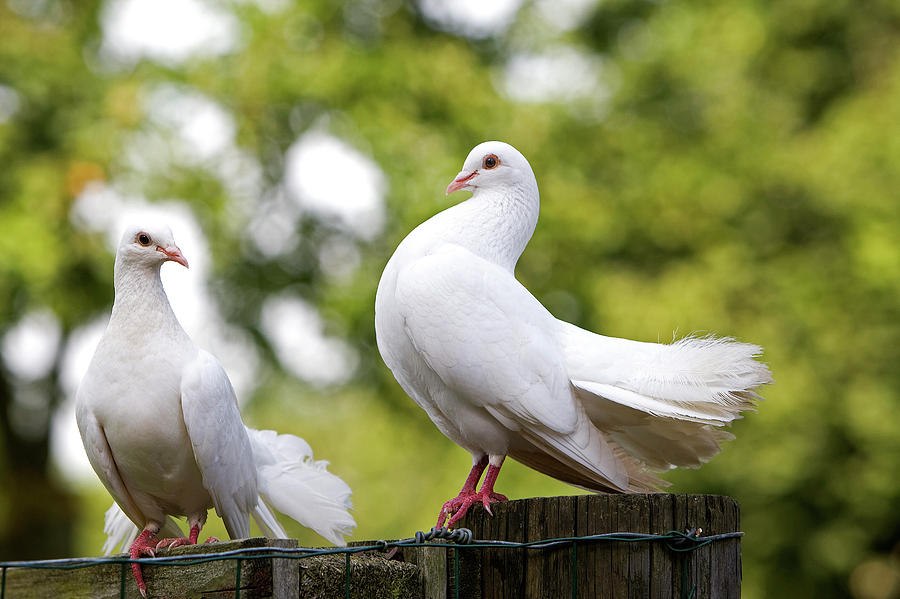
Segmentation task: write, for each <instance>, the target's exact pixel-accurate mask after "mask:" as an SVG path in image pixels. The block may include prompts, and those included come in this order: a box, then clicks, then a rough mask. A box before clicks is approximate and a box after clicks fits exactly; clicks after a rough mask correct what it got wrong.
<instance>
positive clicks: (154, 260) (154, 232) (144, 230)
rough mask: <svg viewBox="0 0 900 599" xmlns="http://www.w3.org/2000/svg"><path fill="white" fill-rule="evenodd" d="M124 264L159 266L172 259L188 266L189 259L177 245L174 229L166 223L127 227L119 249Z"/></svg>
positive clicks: (119, 255)
mask: <svg viewBox="0 0 900 599" xmlns="http://www.w3.org/2000/svg"><path fill="white" fill-rule="evenodd" d="M117 255H118V258H119V260H120V261H121V262H122V264H123V265H129V264H133V265H142V266H150V267H154V266H155V267H157V268H158V267H159V266H160V265H161V264H162V263H163V262H167V261H169V260H171V261H172V262H177V263H178V264H181V265H182V266H184V267H185V268H187V265H188V261H187V258H185V257H184V254H182V253H181V250H180V249H179V248H178V246H177V245H175V238H174V237H173V236H172V230H171V229H169V227H167V226H165V225H154V226H138V225H132V226H130V227H128V228H127V229H125V233H124V234H123V235H122V240H121V241H120V242H119V249H118V251H117Z"/></svg>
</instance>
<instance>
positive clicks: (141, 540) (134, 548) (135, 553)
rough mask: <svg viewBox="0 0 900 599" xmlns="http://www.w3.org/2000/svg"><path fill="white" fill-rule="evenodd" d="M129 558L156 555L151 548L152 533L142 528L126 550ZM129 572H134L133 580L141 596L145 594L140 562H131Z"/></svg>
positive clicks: (145, 589)
mask: <svg viewBox="0 0 900 599" xmlns="http://www.w3.org/2000/svg"><path fill="white" fill-rule="evenodd" d="M128 553H129V555H130V556H131V559H137V558H139V557H141V556H148V557H156V553H155V552H154V550H153V533H151V532H150V531H149V530H142V531H141V534H139V535H138V537H137V538H136V539H135V540H134V543H132V544H131V548H130V549H129V551H128ZM131 572H132V574H134V581H135V582H136V583H137V587H138V590H139V591H140V592H141V596H142V597H146V596H147V584H146V583H145V582H144V574H143V572H141V565H140V564H131Z"/></svg>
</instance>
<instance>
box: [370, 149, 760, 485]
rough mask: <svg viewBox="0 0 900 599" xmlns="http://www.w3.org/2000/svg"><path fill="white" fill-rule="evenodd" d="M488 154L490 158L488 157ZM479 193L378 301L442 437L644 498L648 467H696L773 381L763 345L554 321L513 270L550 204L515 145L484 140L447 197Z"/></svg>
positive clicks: (380, 330) (406, 376)
mask: <svg viewBox="0 0 900 599" xmlns="http://www.w3.org/2000/svg"><path fill="white" fill-rule="evenodd" d="M489 159H490V160H489ZM456 189H469V190H471V191H472V192H473V195H472V197H471V198H470V199H469V200H467V201H464V202H462V203H461V204H458V205H456V206H453V207H452V208H449V209H447V210H445V211H443V212H441V213H439V214H437V215H435V216H434V217H432V218H431V219H429V220H427V221H426V222H424V223H422V224H421V225H419V226H418V227H416V229H415V230H413V231H412V232H411V233H410V234H409V235H408V236H407V237H406V238H405V239H404V240H403V242H402V243H401V244H400V245H399V246H398V248H397V250H396V251H395V252H394V255H393V256H392V257H391V259H390V260H389V262H388V264H387V265H386V266H385V269H384V273H383V274H382V277H381V281H380V282H379V285H378V292H377V294H376V300H375V331H376V337H377V340H378V349H379V351H380V352H381V355H382V358H383V359H384V361H385V363H386V364H387V366H388V367H389V368H390V369H391V371H392V372H393V374H394V376H395V378H396V379H397V381H398V382H399V383H400V385H401V386H402V387H403V389H404V390H405V391H406V392H407V393H408V394H409V395H410V397H411V398H412V399H413V400H414V401H415V402H416V403H417V404H419V406H421V407H422V408H423V409H424V410H425V411H426V412H427V413H428V416H429V417H430V418H431V419H432V421H433V422H434V423H435V425H436V426H437V427H438V429H439V430H440V431H441V432H442V433H444V434H445V435H446V436H448V437H449V438H450V439H452V440H453V441H455V442H456V443H457V444H459V445H461V446H462V447H464V448H465V449H466V450H468V451H469V452H470V453H471V454H472V456H473V459H474V461H475V462H478V460H479V459H481V458H482V457H483V456H485V455H487V456H489V457H490V463H491V464H499V463H502V458H503V457H504V456H507V455H509V456H511V457H513V458H514V459H517V460H518V461H520V462H523V463H525V464H526V465H528V466H530V467H532V468H535V469H537V470H540V471H541V472H544V473H546V474H548V475H550V476H554V477H556V478H559V479H561V480H564V481H567V482H570V483H572V484H575V485H578V486H582V487H585V488H589V489H595V490H607V491H647V490H650V489H653V488H655V487H656V486H658V485H663V484H664V483H663V481H661V480H659V479H658V478H656V477H655V476H654V475H652V474H651V473H649V472H648V470H666V469H668V468H672V467H675V466H690V467H696V466H698V465H699V464H701V463H702V462H704V461H706V460H708V459H709V458H711V457H712V456H713V455H715V454H716V453H717V452H718V451H719V447H720V443H721V442H722V441H725V440H727V439H728V438H730V435H729V434H728V433H726V432H724V431H722V430H720V429H718V428H716V427H718V426H722V425H725V424H728V423H730V422H731V421H733V420H734V419H735V418H738V417H740V414H741V412H742V411H744V410H751V409H753V406H754V404H755V402H756V401H757V400H758V399H759V397H758V396H757V394H756V391H755V390H756V389H757V388H758V387H759V386H760V385H764V384H766V383H769V382H771V380H772V379H771V376H770V374H769V371H768V368H767V367H766V366H765V365H764V364H762V363H761V362H759V361H757V360H756V358H757V357H758V356H759V355H760V353H761V349H760V348H759V347H757V346H755V345H750V344H745V343H739V342H736V341H734V340H732V339H729V338H714V337H688V338H685V339H681V340H678V341H675V342H674V343H671V344H659V343H643V342H637V341H630V340H627V339H618V338H613V337H605V336H602V335H597V334H595V333H592V332H590V331H586V330H583V329H580V328H578V327H576V326H574V325H571V324H569V323H566V322H562V321H559V320H557V319H556V318H554V317H553V316H552V315H551V314H550V313H549V312H548V311H547V310H546V309H545V308H544V307H543V306H542V305H541V304H540V303H539V302H538V300H537V299H536V298H534V296H532V295H531V293H530V292H529V291H528V290H527V289H526V288H525V287H523V286H522V285H521V284H520V283H519V282H518V281H517V280H516V279H515V276H514V270H515V265H516V262H517V260H518V259H519V256H520V255H521V253H522V251H523V250H524V249H525V246H526V245H527V243H528V241H529V239H530V238H531V235H532V233H533V231H534V228H535V225H536V223H537V217H538V210H539V204H540V201H539V194H538V188H537V182H536V180H535V178H534V173H533V172H532V170H531V167H530V165H529V164H528V161H527V160H525V158H524V157H523V156H522V155H521V154H520V153H519V152H518V151H516V149H515V148H513V147H512V146H509V145H508V144H504V143H501V142H485V143H484V144H481V145H479V146H477V147H475V148H474V149H473V150H472V152H471V153H470V154H469V156H468V157H467V158H466V161H465V165H464V166H463V170H462V172H460V174H459V175H458V176H457V178H456V179H455V180H454V181H453V183H451V185H450V186H449V187H448V192H451V191H453V190H456Z"/></svg>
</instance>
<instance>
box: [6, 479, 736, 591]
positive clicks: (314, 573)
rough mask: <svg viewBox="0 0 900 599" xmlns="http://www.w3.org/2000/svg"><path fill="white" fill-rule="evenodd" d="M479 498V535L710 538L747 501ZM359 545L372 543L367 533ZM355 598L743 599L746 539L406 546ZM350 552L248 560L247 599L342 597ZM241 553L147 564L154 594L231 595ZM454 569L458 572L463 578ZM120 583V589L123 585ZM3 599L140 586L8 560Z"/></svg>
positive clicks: (111, 575)
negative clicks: (693, 533)
mask: <svg viewBox="0 0 900 599" xmlns="http://www.w3.org/2000/svg"><path fill="white" fill-rule="evenodd" d="M492 511H493V512H494V515H493V516H492V515H490V514H488V513H487V512H486V511H485V510H484V509H483V508H482V507H480V506H475V507H473V508H472V509H471V510H470V511H469V513H468V514H467V515H466V516H465V518H463V519H462V520H461V521H460V523H459V526H460V527H461V528H462V527H465V528H470V529H472V531H473V533H474V535H475V538H476V539H478V540H485V539H493V540H506V541H517V542H527V541H542V540H546V539H554V538H566V537H582V536H587V535H593V534H603V533H610V532H636V533H653V534H664V533H666V532H668V531H670V530H678V531H685V530H687V529H696V528H698V527H699V528H702V529H703V534H704V535H713V534H720V533H726V532H733V531H737V530H739V525H740V509H739V506H738V504H737V502H736V501H735V500H734V499H731V498H729V497H721V496H715V495H672V494H663V493H660V494H653V495H579V496H574V497H546V498H534V499H525V500H518V501H509V502H505V503H499V504H493V505H492ZM296 543H297V542H296V541H295V540H271V539H262V538H255V539H244V540H240V541H228V542H224V543H217V544H213V545H196V546H188V547H179V548H176V549H173V550H171V551H163V552H161V553H160V554H161V555H198V554H201V553H216V552H224V551H229V550H233V549H238V548H249V547H266V546H270V547H271V546H275V547H296ZM354 544H362V545H371V544H373V543H371V542H367V541H363V542H360V543H354ZM349 562H350V578H349V582H350V586H349V593H350V597H352V598H354V599H364V598H365V599H388V598H390V599H394V598H404V599H456V598H457V597H459V598H462V599H545V598H554V597H576V598H579V599H586V598H589V597H590V598H599V599H604V598H615V599H620V598H625V599H629V598H638V597H640V598H641V599H644V598H650V599H663V598H680V597H683V596H687V595H689V594H690V593H691V592H693V596H694V597H695V598H697V599H701V598H715V599H718V598H724V599H732V598H733V599H738V598H739V597H740V585H741V546H740V539H737V538H735V539H728V540H723V541H716V542H715V543H712V544H710V545H707V546H705V547H702V548H700V549H697V550H695V551H692V552H690V553H678V552H674V551H672V550H670V549H669V548H668V547H666V546H665V545H664V544H662V543H659V542H646V541H643V542H631V543H623V542H603V541H601V542H594V541H587V540H585V541H579V542H578V543H577V546H576V547H575V548H574V550H573V546H572V544H566V545H563V546H558V547H552V548H545V549H525V548H514V549H508V548H478V547H467V546H450V547H448V548H446V549H445V548H443V547H403V548H398V549H397V550H392V551H390V552H387V553H384V552H381V551H366V552H362V553H354V554H352V555H350V558H349ZM346 565H347V558H346V556H345V555H343V554H331V555H320V556H314V557H306V558H303V559H299V560H298V559H290V558H285V557H278V558H261V559H247V558H243V559H241V560H240V588H239V594H240V597H241V598H242V599H251V598H252V599H268V598H270V597H271V598H278V599H281V598H286V599H295V598H303V599H331V598H338V599H339V598H342V597H345V596H346V592H347V586H346V580H347V579H346V572H347V569H346ZM237 567H238V562H237V561H236V560H234V559H226V560H222V561H206V562H203V563H197V564H191V565H188V564H181V565H177V566H172V565H149V564H148V565H145V566H144V576H145V579H146V580H147V586H148V589H149V591H150V596H151V597H168V598H174V599H188V598H191V599H193V598H198V597H208V598H218V599H226V598H230V597H235V594H236V593H235V582H236V580H237V577H236V568H237ZM457 572H458V576H457ZM122 585H124V593H123V594H121V595H120V590H121V589H122V588H123V586H122ZM3 591H4V592H3V599H34V598H38V597H62V598H71V597H95V598H99V599H116V598H118V597H120V596H124V597H127V598H129V599H131V598H134V597H139V596H140V595H139V593H138V591H137V588H136V587H135V584H134V579H133V578H132V576H131V569H130V567H129V566H128V565H127V564H124V565H120V564H100V565H92V566H90V567H87V568H82V569H76V570H57V569H50V570H35V569H24V568H9V569H8V570H7V573H6V581H5V587H4V589H3Z"/></svg>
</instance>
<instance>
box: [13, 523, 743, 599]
mask: <svg viewBox="0 0 900 599" xmlns="http://www.w3.org/2000/svg"><path fill="white" fill-rule="evenodd" d="M700 532H701V531H700V530H699V529H691V530H688V531H685V532H679V531H675V530H670V531H669V532H667V533H665V534H643V533H633V532H614V533H604V534H595V535H586V536H577V537H576V536H573V537H560V538H555V539H543V540H538V541H527V542H514V541H496V540H476V539H474V538H473V535H472V531H471V530H469V529H467V528H459V529H454V530H448V529H446V528H433V529H431V531H430V532H427V533H425V532H421V531H419V532H416V534H415V536H414V537H410V538H407V539H400V540H397V541H383V540H379V541H373V542H372V543H370V544H367V545H354V546H352V547H336V548H310V547H290V548H287V547H243V548H240V549H234V550H231V551H223V552H219V553H208V554H193V555H172V556H163V557H142V558H131V557H127V556H108V557H88V558H70V559H52V560H34V561H8V562H0V599H7V598H6V576H7V571H8V570H10V569H15V568H23V569H25V568H28V569H52V570H76V569H80V568H89V567H92V566H98V565H104V564H121V574H120V585H119V589H120V590H119V597H120V598H121V599H124V598H125V581H126V579H127V577H128V576H129V575H130V571H129V568H128V566H129V564H134V563H137V564H146V565H154V566H189V565H195V564H202V563H207V562H212V561H224V560H234V561H235V585H234V587H235V588H234V597H235V599H240V594H241V589H240V585H241V563H242V562H243V561H244V560H254V559H256V560H259V559H273V558H288V559H305V558H310V557H315V556H321V555H335V554H343V555H344V556H345V561H344V564H345V565H344V596H345V597H346V598H347V599H349V598H350V591H351V577H350V573H351V562H350V556H351V555H353V554H356V553H362V552H366V551H382V552H383V551H387V550H389V549H392V548H395V547H396V548H406V547H409V548H413V547H441V548H444V549H447V550H451V549H452V550H453V571H454V595H453V596H454V599H460V582H459V581H460V577H459V552H460V551H469V550H476V549H510V550H513V549H528V550H542V549H547V548H552V547H563V546H566V545H568V546H569V547H570V548H571V551H570V571H571V589H570V590H571V596H572V598H573V599H575V598H576V597H577V592H578V580H577V576H576V574H577V571H578V545H579V544H584V543H610V542H613V543H662V544H664V545H665V546H666V547H667V548H668V549H670V550H671V551H674V552H677V553H686V552H691V551H695V550H697V549H699V548H701V547H705V546H706V545H709V544H710V543H714V542H716V541H722V540H726V539H735V538H740V537H742V536H743V535H744V533H743V532H727V533H722V534H716V535H708V536H700V535H699V533H700ZM438 539H440V540H445V541H450V543H452V544H450V543H436V542H433V541H435V540H438ZM686 565H687V563H686V562H684V571H683V576H682V584H683V587H682V595H683V597H685V598H686V599H690V598H691V597H692V596H693V590H692V589H691V590H690V591H689V590H688V589H687V583H688V581H687V578H688V576H687V567H686Z"/></svg>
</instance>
